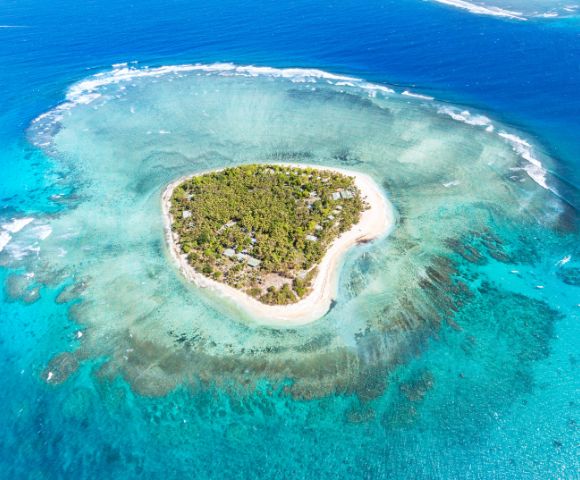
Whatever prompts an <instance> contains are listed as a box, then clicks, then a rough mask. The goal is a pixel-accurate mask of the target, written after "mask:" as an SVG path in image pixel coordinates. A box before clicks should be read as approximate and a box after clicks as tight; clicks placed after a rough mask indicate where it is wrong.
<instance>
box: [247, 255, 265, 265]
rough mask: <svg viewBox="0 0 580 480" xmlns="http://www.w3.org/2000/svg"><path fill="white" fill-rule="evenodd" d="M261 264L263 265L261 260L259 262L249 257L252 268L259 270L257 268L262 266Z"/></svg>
mask: <svg viewBox="0 0 580 480" xmlns="http://www.w3.org/2000/svg"><path fill="white" fill-rule="evenodd" d="M260 263H262V262H260V260H258V259H257V258H254V257H250V256H249V255H248V265H249V266H250V267H252V268H257V267H259V266H260Z"/></svg>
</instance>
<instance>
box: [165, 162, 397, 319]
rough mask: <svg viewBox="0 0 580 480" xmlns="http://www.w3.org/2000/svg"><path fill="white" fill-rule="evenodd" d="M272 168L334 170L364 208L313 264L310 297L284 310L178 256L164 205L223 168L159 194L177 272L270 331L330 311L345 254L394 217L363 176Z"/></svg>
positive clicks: (386, 228) (380, 233) (382, 232)
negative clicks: (344, 177) (187, 185)
mask: <svg viewBox="0 0 580 480" xmlns="http://www.w3.org/2000/svg"><path fill="white" fill-rule="evenodd" d="M272 164H276V165H282V166H288V167H292V168H314V169H317V170H320V171H324V170H326V171H334V172H337V173H341V174H343V175H348V176H350V177H353V178H354V181H355V184H356V186H357V187H358V188H359V190H360V192H361V196H362V198H363V199H364V200H365V201H366V202H367V203H368V204H369V208H368V209H367V210H365V211H364V212H362V214H361V218H360V220H359V222H358V223H357V224H356V225H354V226H353V227H352V228H351V229H350V230H348V231H347V232H344V233H343V234H342V235H341V236H340V237H338V238H337V239H336V240H335V241H334V242H333V243H332V244H331V245H330V247H329V248H328V250H327V251H326V254H325V255H324V257H323V258H322V260H321V261H320V263H319V264H318V275H316V277H315V278H314V279H313V281H312V288H311V291H310V293H309V294H308V295H307V296H305V297H304V298H302V299H301V300H300V301H298V302H296V303H291V304H289V305H266V304H265V303H262V302H260V301H258V300H256V299H255V298H253V297H250V296H249V295H247V294H246V293H244V292H242V291H241V290H238V289H236V288H234V287H231V286H229V285H226V284H224V283H221V282H218V281H216V280H213V279H211V278H208V277H206V276H204V275H202V274H201V273H199V272H197V271H196V270H194V269H193V267H192V266H191V265H190V264H189V263H188V261H187V256H186V255H185V254H183V253H182V252H181V251H180V248H179V244H178V242H177V238H175V237H176V235H175V233H174V232H173V230H172V229H171V224H172V218H171V214H170V210H171V209H170V206H171V204H170V200H171V196H172V194H173V190H174V189H175V187H177V186H178V185H179V184H181V183H182V182H184V181H185V180H187V179H189V178H192V177H195V176H199V175H204V174H206V173H209V172H216V171H220V170H223V168H220V169H215V170H209V171H204V172H199V173H195V174H194V175H189V176H184V177H181V178H179V179H178V180H176V181H174V182H172V183H170V184H169V185H168V186H167V187H166V188H165V191H164V192H163V195H162V209H163V218H164V227H165V236H166V239H167V243H168V246H169V251H170V254H171V256H172V258H173V259H174V260H175V261H176V262H177V265H178V267H179V269H180V271H181V273H182V274H183V275H184V276H185V277H186V278H187V279H188V280H190V281H192V282H193V283H194V284H195V285H197V286H198V287H200V288H208V289H211V290H212V291H213V292H214V293H217V295H218V297H220V298H223V299H224V301H226V302H228V303H231V305H232V306H234V305H235V306H236V307H237V308H238V309H241V310H242V311H243V312H244V313H246V314H247V315H248V316H249V317H250V318H251V319H253V320H254V321H256V322H258V323H261V324H264V325H273V326H281V325H288V326H295V325H305V324H307V323H311V322H313V321H315V320H318V319H319V318H321V317H323V316H324V315H325V314H326V313H327V312H328V310H329V309H330V306H331V304H332V301H333V300H334V299H335V298H336V294H337V288H338V274H339V270H340V266H341V260H342V259H343V256H344V254H345V252H347V251H348V250H349V249H350V248H351V247H353V246H354V245H356V244H359V243H364V242H368V241H370V240H375V239H377V238H380V237H384V236H386V235H388V234H389V233H390V231H391V230H392V228H393V225H394V223H395V212H394V209H393V206H392V204H391V203H390V202H389V200H388V199H387V198H386V197H385V195H384V194H383V192H382V191H381V188H380V187H379V186H378V185H377V184H376V183H375V181H374V180H373V179H372V178H371V177H370V176H369V175H366V174H364V173H359V172H354V171H350V170H344V169H340V168H333V167H326V166H323V167H321V166H318V165H305V164H294V163H277V162H276V163H272Z"/></svg>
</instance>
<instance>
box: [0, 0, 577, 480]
mask: <svg viewBox="0 0 580 480" xmlns="http://www.w3.org/2000/svg"><path fill="white" fill-rule="evenodd" d="M123 62H136V63H135V64H134V65H137V66H139V65H148V66H151V67H156V66H162V65H177V64H191V63H197V62H199V63H204V64H208V63H214V62H232V63H235V64H239V65H255V66H270V67H278V68H284V67H302V68H316V69H320V70H324V71H328V72H333V73H337V74H344V75H349V76H354V77H358V78H364V79H366V80H368V81H371V82H374V83H379V84H384V85H387V86H390V87H394V88H397V89H398V90H404V89H410V90H412V91H413V92H418V93H421V94H423V95H427V96H432V97H435V98H436V99H437V100H439V101H441V102H445V103H449V104H450V105H451V104H453V105H460V106H462V107H465V108H469V109H470V110H472V111H477V112H482V113H483V114H485V115H487V116H489V117H490V118H493V119H495V120H498V121H500V122H502V123H503V124H504V125H508V126H509V127H513V128H514V129H516V130H517V131H519V132H522V133H523V134H524V135H525V138H528V139H531V140H532V141H533V142H534V144H535V145H538V146H539V148H540V149H541V150H542V153H543V154H544V155H546V156H548V157H551V158H552V159H553V160H554V163H553V165H550V169H551V174H552V175H553V177H554V178H555V179H558V182H557V183H558V185H559V187H558V194H559V195H560V196H561V197H562V198H563V200H564V201H565V202H566V203H568V204H569V205H570V208H571V209H572V213H571V216H572V218H573V221H572V223H574V222H575V223H578V210H577V208H578V207H579V205H580V197H579V195H578V188H580V22H579V21H578V19H574V18H570V19H561V20H559V19H550V20H544V19H531V20H529V21H525V22H522V21H511V20H506V19H501V18H499V19H498V18H495V17H489V16H480V15H475V14H471V13H469V12H467V11H464V10H457V9H452V8H449V7H446V6H441V5H438V4H435V3H431V2H427V1H421V0H381V1H378V0H369V1H366V2H361V1H353V0H344V1H321V0H310V1H306V0H295V1H289V2H280V1H270V0H266V1H255V0H247V1H244V2H242V1H234V0H223V1H220V2H211V1H210V2H201V1H198V0H187V1H186V0H165V1H161V2H159V1H156V2H153V1H150V0H141V1H138V2H136V1H132V2H129V1H125V0H119V1H110V0H101V1H95V0H87V1H84V2H72V1H70V0H53V1H51V2H48V1H45V0H18V1H16V0H5V1H3V2H1V3H0V216H1V218H6V219H10V218H12V217H24V216H38V215H51V214H56V212H58V211H60V209H62V208H69V207H66V206H65V207H63V206H62V205H59V204H55V202H53V201H51V200H50V199H51V198H52V197H51V195H53V194H54V193H55V191H57V190H58V188H59V185H58V181H55V177H54V173H53V171H52V170H51V159H50V158H49V157H48V156H47V155H46V152H43V151H41V150H40V149H38V148H37V147H35V146H33V145H32V144H31V143H30V138H29V135H28V133H27V132H28V127H29V126H30V124H31V122H32V121H33V119H35V118H36V117H37V116H39V115H40V114H42V113H43V112H46V111H48V110H50V109H51V108H53V107H54V106H56V105H58V104H59V103H60V102H62V100H63V98H64V95H65V93H66V91H67V89H68V88H69V87H70V85H71V84H74V83H75V82H78V81H80V80H82V79H84V78H86V77H89V76H90V75H93V74H96V73H98V72H101V71H105V70H109V69H110V68H111V66H112V65H114V64H119V63H123ZM63 175H66V174H63ZM70 208H72V207H70ZM80 247H81V246H79V248H80ZM576 251H577V246H576ZM567 253H569V252H567V251H566V252H562V256H563V255H564V254H567ZM558 258H559V257H558ZM578 260H579V259H578V258H575V257H574V256H573V257H572V264H573V263H574V262H577V261H578ZM538 269H540V267H538ZM540 270H541V269H540ZM576 270H577V271H578V272H580V270H579V269H578V268H577V269H576ZM538 271H539V270H538ZM10 274H11V272H10V269H9V268H3V267H2V266H0V279H1V280H2V282H3V283H4V281H5V280H6V279H7V278H8V276H9V275H10ZM498 275H499V274H498ZM538 275H539V276H540V275H541V274H540V273H538ZM550 281H551V280H546V281H545V282H544V285H547V286H549V285H550ZM575 281H576V282H577V284H576V286H570V284H571V283H570V284H568V285H567V286H566V289H565V290H564V289H563V287H561V286H560V284H557V283H553V284H552V287H553V289H552V290H551V291H550V292H548V293H543V292H542V291H540V290H536V293H537V294H538V295H539V296H538V298H542V299H543V300H545V301H546V302H548V303H550V305H551V308H553V309H554V312H558V313H557V314H556V313H554V314H553V316H554V318H553V322H551V323H550V324H549V325H544V326H543V327H538V329H537V330H534V331H533V332H532V333H530V335H529V338H528V337H526V338H525V339H523V340H521V342H519V343H517V345H515V346H513V348H514V349H515V348H517V349H519V350H518V354H517V356H514V357H510V356H509V355H508V354H505V355H504V356H502V354H500V353H497V352H495V350H494V347H497V345H498V344H499V343H501V342H502V341H503V340H501V339H502V338H504V337H501V335H507V336H511V335H513V334H514V332H513V331H512V329H511V327H506V328H505V329H503V330H502V328H500V327H498V325H502V321H501V319H499V314H498V318H496V317H495V316H494V315H492V314H491V313H490V314H489V315H487V314H486V315H483V316H482V317H481V318H486V319H492V320H490V321H489V323H487V320H486V322H480V323H478V324H477V325H473V326H472V327H473V328H474V329H475V330H476V331H478V332H479V335H480V337H479V338H480V339H481V342H482V343H483V344H484V345H488V346H489V349H490V350H488V355H484V354H482V355H481V356H479V357H478V356H476V355H472V354H470V353H469V351H468V350H469V348H471V347H469V346H468V345H467V343H468V342H467V343H466V341H465V339H462V338H459V337H457V336H454V335H455V330H454V329H452V328H445V329H443V330H442V331H441V332H439V334H438V335H437V336H435V337H433V338H430V339H429V340H427V346H424V345H423V347H424V348H422V349H421V352H420V353H417V354H416V355H412V356H411V357H409V358H408V359H406V360H405V361H402V362H401V365H400V366H399V367H398V368H397V369H396V370H394V371H393V372H391V373H390V376H389V380H388V385H389V387H387V388H386V389H385V392H384V394H383V395H382V396H381V398H379V399H378V400H375V402H376V405H373V408H374V409H375V410H376V411H381V412H385V411H386V410H389V409H390V411H393V412H394V413H393V414H392V415H393V416H395V417H397V421H393V422H391V423H389V418H390V417H389V416H388V415H387V414H386V413H382V416H380V418H379V415H377V417H376V418H374V417H372V416H370V415H369V418H368V419H367V420H365V421H350V422H346V421H345V422H344V424H343V419H344V412H345V411H348V410H349V408H351V406H352V403H353V401H354V400H353V399H352V398H351V397H349V395H348V394H347V393H345V394H340V395H339V394H337V395H335V396H328V397H322V398H317V399H313V400H303V399H301V400H297V399H290V398H288V397H285V396H284V395H280V396H279V397H276V398H275V399H271V398H267V396H266V395H265V394H264V392H263V391H261V390H260V389H257V390H256V392H255V393H254V394H252V395H251V396H250V397H249V398H243V399H234V398H232V397H231V395H232V394H231V393H227V392H225V391H222V390H220V388H219V387H214V388H209V389H200V390H195V391H194V390H192V389H190V388H187V387H180V386H178V387H176V388H175V389H173V390H172V391H171V392H170V393H168V394H166V395H162V396H148V395H143V394H141V393H139V392H138V391H137V390H136V389H133V388H131V385H130V384H129V382H127V381H126V380H125V379H123V378H121V377H118V378H116V379H114V380H111V379H109V378H108V379H106V380H104V379H101V378H100V377H99V375H98V372H99V367H100V366H101V365H102V363H103V362H104V361H105V360H106V359H105V358H92V359H88V360H86V361H84V362H82V364H81V366H80V368H79V369H78V371H76V372H75V373H74V374H73V375H71V376H70V377H69V378H68V380H67V381H66V382H64V383H62V384H60V385H51V384H49V383H47V382H46V381H45V378H43V372H44V371H45V368H46V366H47V364H48V362H49V361H50V360H51V358H53V356H54V355H56V354H58V353H59V352H63V351H69V350H72V349H73V348H75V346H76V345H77V343H78V339H77V338H76V337H75V332H76V331H77V329H78V325H77V323H76V322H75V319H74V318H73V317H72V316H71V315H70V312H69V311H68V307H67V306H66V305H63V304H61V303H58V302H55V301H54V300H55V297H57V295H58V293H59V289H58V288H60V287H58V288H57V287H54V288H50V287H46V288H44V289H43V290H42V298H41V299H40V301H35V302H29V303H28V304H27V303H26V302H19V301H13V300H12V299H11V298H10V296H9V294H8V293H7V290H6V288H5V289H4V291H3V293H0V378H1V379H2V388H0V432H1V433H0V477H2V478H18V479H20V478H22V479H28V478H30V479H52V478H67V479H68V478H71V479H77V478H78V479H80V478H103V479H105V478H160V477H164V478H167V479H169V478H200V479H201V478H278V479H281V478H287V479H294V478H296V479H298V478H385V479H387V478H388V479H399V478H401V479H436V478H437V479H439V478H441V479H447V478H474V479H475V478H477V479H495V478H497V479H513V478H522V479H524V478H525V479H527V478H530V479H531V478H534V479H577V478H580V473H579V472H580V460H579V458H580V433H579V426H578V422H580V412H579V406H580V376H579V374H578V363H579V362H580V352H579V350H578V347H579V345H580V328H579V325H580V288H578V286H577V285H578V280H575ZM538 282H540V280H538ZM554 282H555V280H554ZM572 283H573V282H572ZM560 289H561V290H560ZM548 290H549V289H548ZM546 291H547V290H546ZM541 295H547V296H548V297H550V295H552V297H551V298H543V297H541ZM500 303H501V302H500ZM500 307H501V308H502V309H503V310H501V314H502V315H507V314H508V313H510V312H508V313H506V311H508V310H509V308H510V307H509V305H508V306H501V305H500V306H498V309H499V308H500ZM103 308H107V307H106V306H103ZM490 308H491V309H492V310H493V307H491V306H490ZM522 308H524V307H522ZM506 309H507V310H506ZM490 311H491V310H490ZM498 311H499V310H498ZM510 314H511V313H510ZM464 315H466V316H467V317H469V316H470V315H471V317H470V318H475V316H476V315H477V313H474V312H473V311H472V312H471V313H470V312H465V313H464ZM492 317H493V318H492ZM516 317H517V315H516V316H515V317H514V318H516ZM556 317H557V318H556ZM478 318H480V317H478ZM510 318H511V317H510ZM517 318H519V317H517ZM494 319H495V320H494ZM465 322H466V324H469V320H465ZM494 322H497V324H495V323H494ZM458 323H460V324H461V322H459V321H458ZM504 326H505V325H504ZM492 327H493V328H492ZM518 328H523V329H525V328H527V323H526V322H524V321H522V324H521V325H519V327H518ZM492 330H493V333H492V332H491V331H492ZM502 332H503V333H502ZM486 335H487V336H486ZM506 338H507V337H506ZM514 342H515V341H514ZM526 342H528V343H526ZM540 343H541V345H540ZM506 345H507V346H506V347H505V348H506V350H504V351H503V352H504V353H505V352H506V351H509V350H510V348H512V347H510V345H509V342H508V344H506ZM526 348H529V349H530V352H531V353H530V355H528V356H526V355H527V354H526ZM540 350H541V353H540ZM494 352H495V353H494ZM426 371H429V372H431V373H429V376H428V378H429V380H426V378H427V377H426V376H425V374H424V372H426ZM464 372H472V373H474V375H475V376H476V377H478V378H480V380H481V381H480V382H472V383H469V384H468V385H469V386H465V384H462V383H461V381H460V380H458V379H462V378H463V376H464ZM376 374H377V375H381V373H380V372H378V373H376ZM431 375H433V378H434V380H432V379H431V378H432V377H431ZM465 375H468V374H467V373H465ZM417 382H419V384H421V385H423V384H424V383H428V384H429V388H427V387H425V390H426V391H428V392H427V393H426V392H425V391H421V393H420V394H419V396H420V397H421V399H423V401H422V402H418V403H417V404H413V405H411V406H410V405H409V400H408V397H405V392H406V390H405V387H404V385H413V386H414V387H416V389H418V390H421V387H420V386H419V387H417ZM421 382H423V383H421ZM431 383H434V385H435V387H433V388H431V387H432V385H431ZM401 385H403V387H401ZM265 388H266V387H264V389H265ZM405 402H406V403H405ZM379 404H380V405H382V406H379ZM385 405H387V406H386V407H385ZM381 408H382V409H383V410H381ZM411 408H412V409H414V410H417V411H418V412H419V414H418V417H419V419H416V420H415V421H411V420H408V421H407V420H405V419H403V420H401V418H402V417H405V415H406V414H407V413H408V410H409V409H411ZM385 409H386V410H385ZM397 409H398V410H397ZM365 411H367V409H366V407H365V408H361V410H360V412H362V413H360V412H359V417H364V412H365ZM405 418H406V417H405ZM413 418H415V417H413ZM351 420H352V419H351ZM387 424H388V426H385V425H387ZM393 424H395V427H393V426H392V425H393Z"/></svg>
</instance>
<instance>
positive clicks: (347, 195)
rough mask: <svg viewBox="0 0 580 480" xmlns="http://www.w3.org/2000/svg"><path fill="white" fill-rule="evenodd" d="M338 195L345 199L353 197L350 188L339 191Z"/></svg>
mask: <svg viewBox="0 0 580 480" xmlns="http://www.w3.org/2000/svg"><path fill="white" fill-rule="evenodd" d="M340 196H341V197H342V198H344V199H345V200H347V199H349V198H353V197H354V195H353V193H352V192H351V191H350V190H343V191H342V192H340Z"/></svg>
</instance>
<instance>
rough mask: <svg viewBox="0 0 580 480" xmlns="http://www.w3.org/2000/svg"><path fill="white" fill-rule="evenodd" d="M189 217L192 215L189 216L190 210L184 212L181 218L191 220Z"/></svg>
mask: <svg viewBox="0 0 580 480" xmlns="http://www.w3.org/2000/svg"><path fill="white" fill-rule="evenodd" d="M191 215H192V214H191V210H184V211H183V212H182V216H183V218H184V219H185V218H191Z"/></svg>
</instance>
